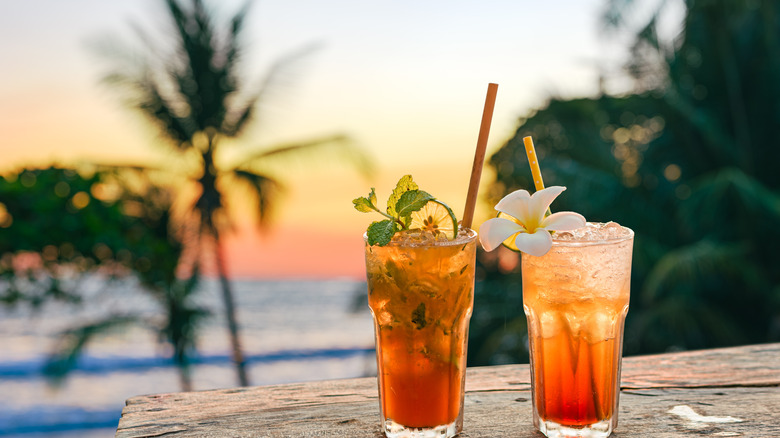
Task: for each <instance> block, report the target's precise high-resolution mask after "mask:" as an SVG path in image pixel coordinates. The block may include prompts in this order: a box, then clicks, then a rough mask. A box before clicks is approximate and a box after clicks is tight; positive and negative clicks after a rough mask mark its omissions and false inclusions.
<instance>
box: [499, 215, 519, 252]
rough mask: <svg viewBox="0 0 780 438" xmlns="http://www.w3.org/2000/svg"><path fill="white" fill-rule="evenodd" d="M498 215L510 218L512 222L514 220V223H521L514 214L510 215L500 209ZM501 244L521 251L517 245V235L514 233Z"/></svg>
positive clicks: (515, 250)
mask: <svg viewBox="0 0 780 438" xmlns="http://www.w3.org/2000/svg"><path fill="white" fill-rule="evenodd" d="M496 217H500V218H502V219H507V220H510V221H512V222H514V223H516V224H518V225H519V224H520V222H519V221H518V220H517V219H515V218H513V217H512V216H510V215H508V214H506V213H503V212H500V211H499V212H498V215H496ZM501 244H502V245H504V246H505V247H507V248H509V249H511V250H512V251H514V252H520V248H518V247H517V245H515V236H514V235H512V236H509V237H507V239H506V240H505V241H503V242H501Z"/></svg>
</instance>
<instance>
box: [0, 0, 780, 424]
mask: <svg viewBox="0 0 780 438" xmlns="http://www.w3.org/2000/svg"><path fill="white" fill-rule="evenodd" d="M561 11H565V13H561ZM778 20H780V10H779V9H778V8H777V5H776V4H775V3H774V2H773V1H771V0H764V1H761V0H706V1H695V2H693V1H686V0H673V1H663V0H593V1H590V0H589V1H574V0H557V1H552V2H544V4H543V5H542V4H539V2H510V1H505V0H504V1H499V0H496V1H483V2H479V4H476V3H475V2H465V1H456V2H453V1H448V2H444V1H431V2H426V3H425V4H424V5H421V4H419V2H411V1H396V2H392V3H381V2H380V3H375V2H374V3H371V4H366V3H365V2H358V1H347V0H345V1H334V2H327V4H325V3H322V2H315V1H311V0H292V1H290V0H287V1H278V0H277V1H274V0H266V1H262V2H253V3H250V4H247V3H245V2H243V1H239V0H235V1H232V0H231V1H223V2H215V1H208V0H202V1H201V0H168V1H165V0H142V1H125V0H123V1H113V2H99V1H97V0H74V1H69V2H57V1H52V0H31V1H27V2H20V3H18V4H11V3H5V4H3V5H2V6H0V37H2V40H3V41H4V43H3V44H2V45H0V59H2V67H1V68H0V79H2V80H0V132H3V134H4V136H3V141H2V143H0V151H2V153H1V154H0V157H1V159H0V388H2V390H1V391H0V435H4V436H18V437H33V436H41V437H54V436H58V437H59V436H63V437H71V436H73V437H76V436H78V437H93V436H94V437H98V436H101V437H102V436H112V435H113V432H114V430H115V428H116V424H117V422H118V420H119V415H120V413H121V409H122V406H123V404H124V400H125V399H127V398H128V397H131V396H134V395H139V394H147V393H158V392H167V391H180V390H201V389H211V388H223V387H232V386H237V385H247V384H251V385H260V384H273V383H286V382H296V381H306V380H319V379H331V378H343V377H358V376H366V375H372V373H375V364H374V357H373V332H372V330H373V329H372V323H371V318H370V315H369V313H368V310H367V307H366V306H365V303H364V302H361V300H360V297H362V296H364V295H365V274H364V266H363V247H362V245H363V244H362V238H361V236H362V233H363V231H364V230H365V227H366V226H367V225H368V224H369V223H370V222H371V221H372V220H373V219H372V218H370V217H369V216H366V215H363V214H360V213H358V212H356V211H355V210H354V209H353V208H352V205H351V202H350V201H351V200H352V199H353V198H355V197H358V196H364V195H365V194H366V193H368V190H369V188H370V187H376V189H377V194H378V196H379V197H380V198H383V197H386V196H388V195H389V193H390V191H391V190H392V188H393V187H394V185H395V182H396V181H397V180H398V178H399V177H400V176H401V175H404V174H412V175H414V178H415V181H416V182H417V183H418V184H419V185H420V187H421V188H423V189H424V190H426V191H428V192H431V193H433V194H434V195H435V196H437V197H438V198H440V199H442V200H444V201H445V202H447V203H448V204H450V206H452V207H453V209H454V210H455V212H456V214H458V215H460V214H461V212H462V209H463V207H462V206H463V204H464V203H465V196H466V191H467V186H468V178H469V173H470V169H471V164H472V160H473V153H474V147H475V144H476V138H477V133H478V128H479V121H480V117H481V114H482V108H483V105H484V98H485V92H486V89H487V84H488V83H489V82H496V83H498V84H499V90H498V99H497V103H496V109H495V113H494V117H493V123H492V128H491V136H490V141H489V144H488V157H487V160H486V165H485V169H484V172H483V178H482V186H481V198H480V201H479V204H478V209H477V214H476V219H475V225H479V224H480V223H481V222H482V221H484V220H485V219H486V218H489V217H491V216H492V215H493V214H494V212H493V210H492V205H494V204H495V202H496V201H497V200H498V199H500V198H501V197H502V196H504V195H505V194H507V193H509V192H511V191H513V190H516V189H520V188H525V189H530V188H531V187H532V186H533V184H532V181H531V179H530V171H529V167H528V163H527V160H526V158H525V152H524V149H523V147H522V141H521V139H522V137H524V136H527V135H531V136H533V138H534V141H535V143H536V149H537V153H538V156H539V159H540V163H541V167H542V172H543V176H544V179H545V183H546V184H547V185H554V184H555V185H564V186H567V187H568V190H567V191H566V192H565V193H564V195H563V196H561V197H560V198H559V199H558V200H557V202H556V203H555V205H553V209H555V210H573V211H577V212H580V213H582V214H583V215H585V217H586V218H588V219H589V220H592V221H608V220H614V221H617V222H619V223H621V224H623V225H626V226H629V227H630V228H632V229H634V231H635V232H636V239H635V250H634V259H633V262H634V263H633V264H634V267H633V278H632V298H631V305H630V312H629V316H628V320H627V322H626V334H625V345H624V354H626V355H634V354H645V353H654V352H663V351H676V350H687V349H698V348H708V347H717V346H727V345H739V344H749V343H762V342H777V341H778V340H780V270H778V269H777V266H780V256H778V255H777V251H776V250H775V247H776V245H777V244H778V243H780V233H778V231H777V230H778V226H780V172H777V170H776V168H775V167H776V163H778V162H779V161H780V160H779V159H780V148H779V147H778V146H780V145H778V142H777V140H776V139H775V136H774V135H773V134H774V130H775V128H776V127H777V126H780V123H778V122H780V108H779V107H778V105H779V104H778V102H780V56H779V55H778V54H780V23H778ZM478 258H479V267H478V280H477V285H476V298H475V311H474V315H473V317H472V323H471V330H470V337H471V339H470V341H469V365H472V366H478V365H491V364H502V363H523V362H527V360H528V353H527V338H526V327H525V317H524V315H523V313H522V290H521V286H520V282H521V279H520V271H519V264H518V257H517V254H515V253H512V252H511V251H508V250H504V249H501V250H498V251H495V252H493V253H480V254H479V256H478Z"/></svg>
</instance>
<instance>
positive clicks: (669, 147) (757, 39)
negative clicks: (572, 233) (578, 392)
mask: <svg viewBox="0 0 780 438" xmlns="http://www.w3.org/2000/svg"><path fill="white" fill-rule="evenodd" d="M630 3H632V2H626V1H623V2H621V1H612V2H610V7H611V8H610V9H609V14H608V18H609V22H610V23H611V25H613V26H620V25H621V23H623V22H624V21H623V18H625V17H624V15H623V14H624V13H625V10H626V9H625V8H624V6H625V5H626V4H630ZM686 6H687V10H686V14H685V21H684V26H683V30H682V33H681V35H680V36H679V37H678V38H677V39H675V40H674V41H672V42H664V41H661V40H660V39H659V37H658V35H659V32H658V31H657V26H659V23H658V21H657V17H658V15H657V14H656V15H654V16H653V18H652V19H651V20H650V22H649V23H648V24H647V25H646V26H644V27H642V28H641V29H640V30H639V31H638V32H637V38H636V44H635V45H634V47H633V50H632V53H633V57H632V59H631V61H630V62H629V65H628V67H629V70H628V71H629V73H631V74H632V75H633V77H634V79H635V81H636V82H635V83H636V90H637V91H636V93H634V94H628V95H625V96H611V95H601V96H599V97H595V98H583V99H573V100H567V99H552V100H551V101H550V102H549V103H548V104H547V106H546V107H545V108H543V109H540V110H538V111H535V112H533V113H532V114H530V115H528V116H527V117H525V118H523V119H522V120H521V121H520V126H519V128H518V130H517V133H516V134H515V136H514V137H513V138H511V139H510V140H509V141H508V142H507V143H506V144H505V145H504V146H503V147H501V148H500V150H498V151H497V152H496V153H495V154H494V155H493V156H492V157H491V158H490V161H489V162H490V165H491V166H492V167H493V168H494V170H495V172H496V179H495V181H494V182H493V184H492V187H491V190H490V194H489V198H490V199H489V200H488V202H489V204H490V205H493V204H495V202H496V201H497V199H499V198H500V197H501V196H503V195H504V194H506V193H509V192H511V191H513V190H516V189H518V188H526V189H528V188H532V187H533V183H532V181H531V175H530V171H529V168H528V162H527V160H526V158H525V152H524V148H523V145H522V137H524V136H527V135H530V136H533V138H534V140H535V143H536V145H537V153H538V156H539V159H540V164H541V166H542V169H543V175H544V180H545V183H546V184H547V185H553V184H556V185H564V186H567V187H568V190H567V191H566V192H565V194H564V196H561V197H560V199H559V200H557V201H556V203H555V204H554V205H553V210H559V211H560V210H573V211H577V212H579V213H582V214H583V215H584V216H585V217H586V218H587V219H588V220H591V221H609V220H614V221H616V222H619V223H621V224H624V225H627V226H629V227H630V228H632V229H634V231H635V232H636V238H635V249H634V258H633V262H634V263H633V278H632V298H631V305H630V306H631V308H630V311H629V317H628V319H627V325H626V335H625V336H626V338H625V347H624V348H625V352H626V353H627V354H636V353H647V352H658V351H664V350H668V349H695V348H704V347H715V346H725V345H734V344H745V343H759V342H769V341H777V340H779V339H780V270H778V269H777V267H778V266H780V255H779V254H780V253H778V251H777V250H776V248H777V247H778V246H779V245H780V233H778V231H777V230H778V229H780V228H779V227H780V172H778V170H777V165H778V162H780V147H778V141H777V138H776V133H775V130H776V127H777V126H780V111H778V102H780V58H778V56H777V53H780V33H778V26H777V23H778V20H780V8H777V5H776V4H775V2H773V1H768V0H767V1H750V2H749V1H727V0H705V1H687V2H686ZM497 257H499V256H497V255H487V254H485V255H482V256H481V259H482V261H483V275H484V278H485V281H484V282H482V284H481V287H480V289H479V290H478V294H477V297H476V299H477V301H479V300H480V299H481V298H484V299H485V300H486V301H487V300H491V299H496V300H498V304H493V306H494V307H498V308H503V309H506V308H509V307H510V306H511V308H512V309H514V310H513V311H512V312H511V314H506V313H507V312H508V311H507V310H504V311H503V313H505V314H506V316H505V320H501V317H502V316H501V313H502V312H499V313H498V315H496V317H491V316H490V315H484V314H481V313H483V311H482V310H480V306H475V314H474V319H475V322H476V323H477V324H481V325H484V326H485V327H486V330H485V331H484V332H479V333H477V334H476V339H477V340H476V341H475V342H472V344H471V345H474V344H475V343H477V344H478V345H479V344H482V345H490V346H491V347H490V349H489V350H488V351H485V352H481V353H479V350H477V351H478V353H477V355H475V362H474V363H478V362H482V363H485V362H497V361H498V362H500V361H505V360H506V359H508V358H511V359H512V360H523V359H525V358H527V352H526V351H524V349H523V348H522V344H521V345H520V347H518V346H517V345H516V344H514V343H513V342H514V341H515V339H514V338H516V337H517V336H518V333H524V331H523V329H524V328H525V322H524V316H523V314H522V307H521V306H518V305H517V304H518V300H519V297H518V294H519V287H520V286H519V272H518V268H517V267H516V266H514V265H513V266H512V267H511V268H510V269H509V271H508V272H507V275H503V276H500V275H498V274H499V273H500V272H501V271H500V269H501V268H500V266H501V264H500V262H501V260H500V258H497ZM500 257H504V258H506V257H510V258H511V257H513V256H512V255H509V256H507V255H506V254H505V253H504V254H502V255H500ZM504 262H506V261H504ZM504 264H505V265H506V263H504ZM509 265H512V263H509ZM490 294H493V295H495V296H494V297H492V298H491V297H489V295H490ZM502 302H503V304H502ZM482 306H483V307H487V308H489V306H484V304H482ZM486 311H487V310H486ZM483 319H484V322H483V321H482V320H483ZM518 330H520V331H519V332H518ZM520 336H522V335H520ZM485 348H487V347H485Z"/></svg>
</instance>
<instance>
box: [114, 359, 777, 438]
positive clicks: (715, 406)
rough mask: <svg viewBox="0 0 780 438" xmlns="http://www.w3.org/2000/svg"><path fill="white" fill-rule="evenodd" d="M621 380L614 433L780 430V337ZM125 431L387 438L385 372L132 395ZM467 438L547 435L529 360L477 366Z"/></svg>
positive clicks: (638, 365) (635, 362)
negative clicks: (536, 417)
mask: <svg viewBox="0 0 780 438" xmlns="http://www.w3.org/2000/svg"><path fill="white" fill-rule="evenodd" d="M621 386H622V388H623V391H622V392H621V398H620V412H619V418H620V420H619V426H618V429H617V431H616V433H615V434H614V435H613V436H615V437H646V436H653V437H678V436H686V435H690V436H697V435H699V436H700V435H707V436H746V437H780V344H766V345H752V346H742V347H733V348H725V349H717V350H703V351H693V352H683V353H671V354H662V355H653V356H640V357H630V358H625V359H624V360H623V379H622V385H621ZM729 417H730V418H729ZM116 436H117V437H119V438H131V437H132V438H142V437H160V436H165V437H331V436H332V437H376V438H379V437H382V436H383V435H382V433H381V430H380V428H379V405H378V395H377V387H376V379H375V378H360V379H346V380H333V381H322V382H311V383H304V384H290V385H275V386H264V387H250V388H237V389H225V390H214V391H200V392H191V393H173V394H159V395H150V396H139V397H133V398H131V399H129V400H128V401H127V406H126V407H125V409H124V411H123V412H122V418H121V420H120V422H119V427H118V429H117V433H116ZM460 436H461V437H464V438H466V437H505V436H513V437H536V438H539V437H541V436H542V435H541V434H539V433H538V432H536V431H535V430H534V428H533V426H532V424H531V394H530V374H529V368H528V365H505V366H496V367H481V368H473V369H469V370H468V374H467V384H466V401H465V416H464V432H463V433H462V434H461V435H460Z"/></svg>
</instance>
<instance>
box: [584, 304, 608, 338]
mask: <svg viewBox="0 0 780 438" xmlns="http://www.w3.org/2000/svg"><path fill="white" fill-rule="evenodd" d="M615 326H616V317H615V315H614V314H612V312H606V311H600V312H593V313H592V314H591V315H590V316H588V317H587V320H586V321H585V322H584V324H583V327H582V329H583V335H584V336H585V340H586V341H587V342H588V343H590V344H595V343H597V342H602V341H606V340H607V339H611V338H614V337H615Z"/></svg>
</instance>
